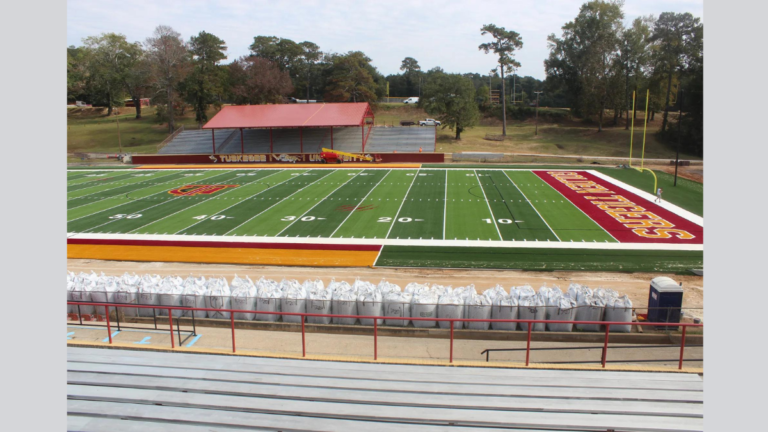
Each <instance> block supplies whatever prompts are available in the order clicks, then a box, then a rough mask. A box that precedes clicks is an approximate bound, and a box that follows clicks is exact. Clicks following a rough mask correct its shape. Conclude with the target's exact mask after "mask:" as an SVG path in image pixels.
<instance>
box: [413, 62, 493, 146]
mask: <svg viewBox="0 0 768 432" xmlns="http://www.w3.org/2000/svg"><path fill="white" fill-rule="evenodd" d="M421 102H422V106H423V107H424V110H425V111H426V112H427V113H428V114H429V115H431V116H433V117H435V118H437V119H438V120H440V122H441V123H442V128H443V129H445V128H446V127H448V128H450V129H451V130H455V131H456V140H457V141H459V140H461V133H462V132H463V131H464V130H465V129H467V128H469V127H472V126H475V125H477V123H478V120H479V117H480V112H479V111H478V109H477V102H476V101H475V86H474V85H473V84H472V81H471V80H470V79H468V78H466V77H463V76H461V75H458V74H445V73H442V72H433V73H432V74H431V76H430V79H429V80H427V82H426V83H425V85H424V96H423V97H422V99H421Z"/></svg>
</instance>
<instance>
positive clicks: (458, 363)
mask: <svg viewBox="0 0 768 432" xmlns="http://www.w3.org/2000/svg"><path fill="white" fill-rule="evenodd" d="M67 345H68V346H75V347H87V348H94V347H95V348H107V349H128V350H135V351H155V352H181V353H190V354H216V355H230V356H241V357H264V358H281V359H288V360H317V361H335V362H345V363H374V364H400V365H418V366H455V367H482V368H501V369H541V370H580V371H612V372H669V373H689V374H703V373H704V368H691V367H684V368H683V369H677V368H670V367H659V366H641V365H606V366H605V368H603V367H601V366H599V365H584V364H547V363H532V364H530V365H529V366H525V364H523V363H513V362H493V363H489V362H484V361H475V360H454V361H453V363H449V362H448V360H431V359H408V358H379V359H378V360H373V358H369V357H357V356H331V355H307V356H306V357H302V356H301V355H297V354H291V353H272V352H264V351H238V352H235V353H233V352H232V350H230V349H212V348H184V347H177V348H170V347H165V348H163V347H149V346H142V347H139V346H137V345H134V344H122V343H117V342H115V343H112V344H111V345H109V344H105V343H103V342H87V341H76V342H73V341H67Z"/></svg>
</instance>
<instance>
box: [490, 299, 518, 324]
mask: <svg viewBox="0 0 768 432" xmlns="http://www.w3.org/2000/svg"><path fill="white" fill-rule="evenodd" d="M517 316H518V306H517V299H515V298H514V297H512V296H509V295H499V296H497V297H496V298H495V299H494V300H493V307H492V308H491V318H492V319H517ZM491 324H492V327H493V329H494V330H516V329H517V323H516V322H494V323H491Z"/></svg>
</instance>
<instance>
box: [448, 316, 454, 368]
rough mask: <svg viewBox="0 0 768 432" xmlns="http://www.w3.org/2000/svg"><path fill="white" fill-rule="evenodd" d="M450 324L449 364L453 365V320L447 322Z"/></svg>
mask: <svg viewBox="0 0 768 432" xmlns="http://www.w3.org/2000/svg"><path fill="white" fill-rule="evenodd" d="M448 323H450V324H451V359H450V362H449V363H453V320H450V321H448Z"/></svg>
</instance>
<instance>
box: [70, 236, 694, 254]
mask: <svg viewBox="0 0 768 432" xmlns="http://www.w3.org/2000/svg"><path fill="white" fill-rule="evenodd" d="M67 238H68V239H72V238H73V239H90V240H96V239H98V240H149V241H186V242H231V243H275V242H276V241H277V242H279V243H285V244H321V245H322V244H325V245H386V246H460V247H491V248H538V249H596V250H600V249H602V250H661V251H665V250H666V251H671V250H676V251H703V250H704V245H701V244H674V243H595V242H592V243H587V242H529V241H519V240H518V241H515V240H505V241H497V240H440V239H438V240H419V239H410V240H407V239H363V238H359V239H358V238H354V239H351V238H343V239H342V238H317V237H300V238H297V237H280V238H279V239H277V238H275V237H274V236H251V237H244V236H228V237H224V236H221V235H198V236H194V237H192V236H186V235H170V234H167V235H162V234H160V235H158V234H102V233H67Z"/></svg>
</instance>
